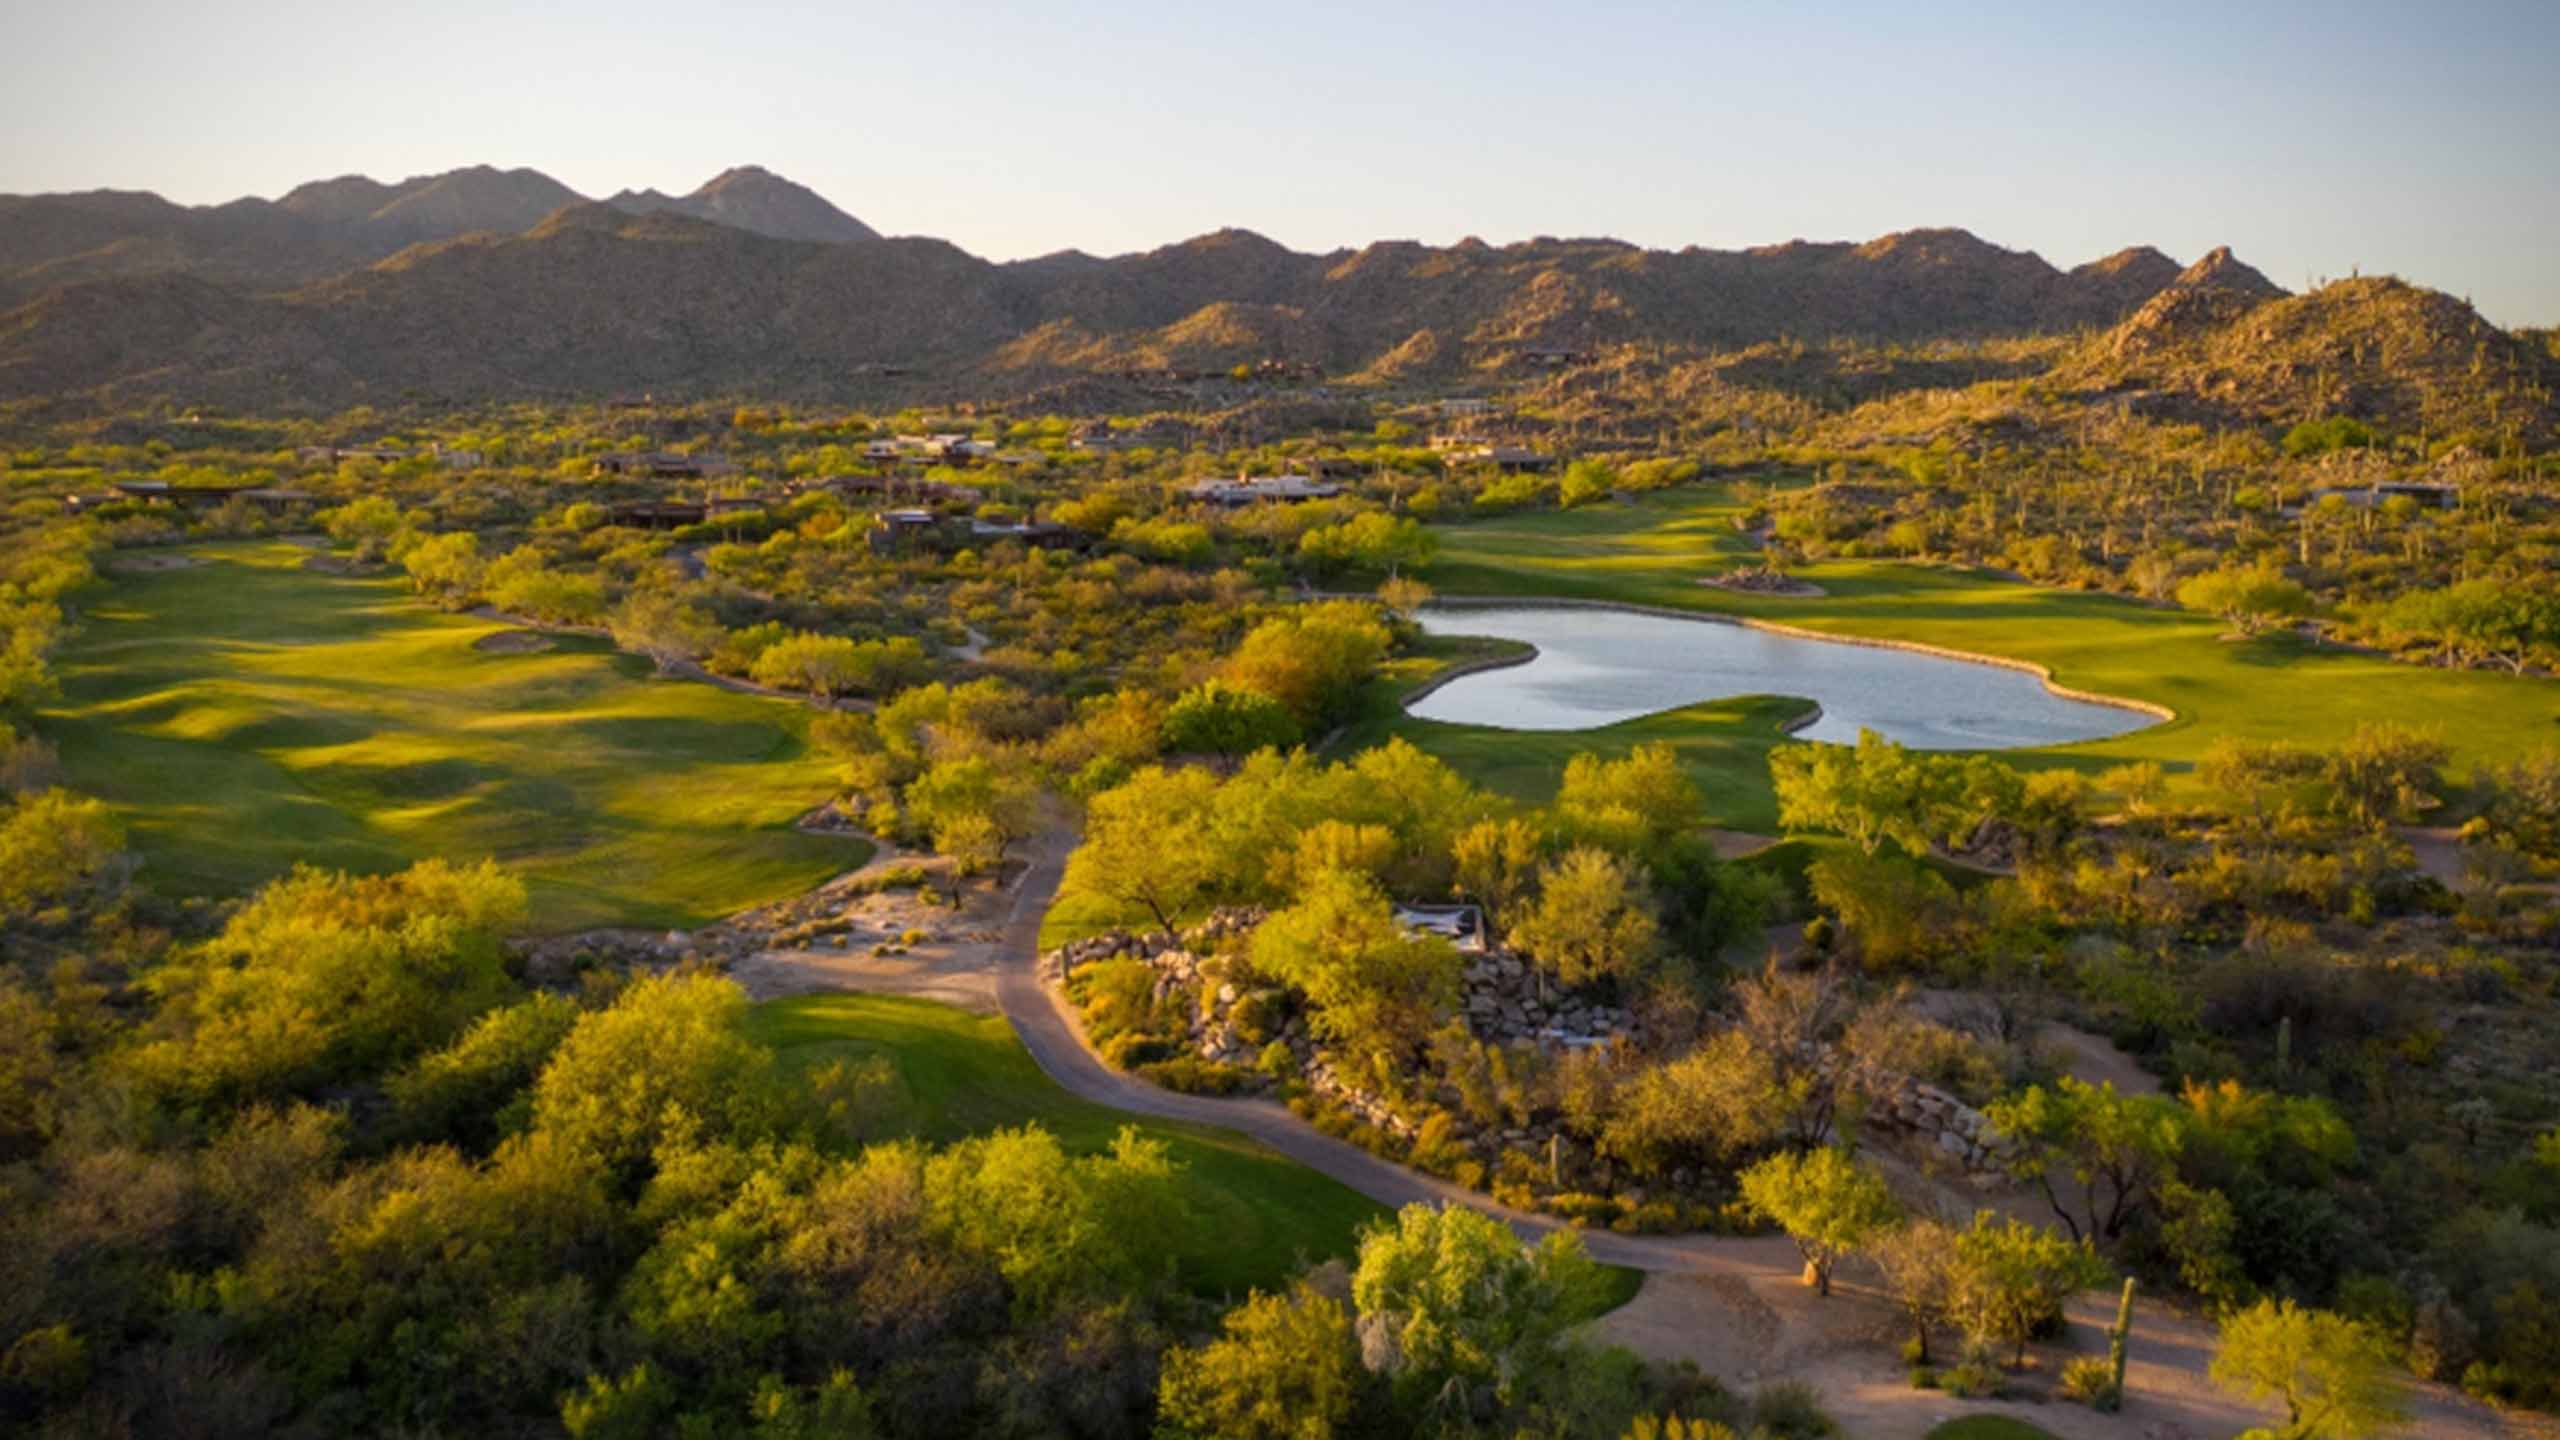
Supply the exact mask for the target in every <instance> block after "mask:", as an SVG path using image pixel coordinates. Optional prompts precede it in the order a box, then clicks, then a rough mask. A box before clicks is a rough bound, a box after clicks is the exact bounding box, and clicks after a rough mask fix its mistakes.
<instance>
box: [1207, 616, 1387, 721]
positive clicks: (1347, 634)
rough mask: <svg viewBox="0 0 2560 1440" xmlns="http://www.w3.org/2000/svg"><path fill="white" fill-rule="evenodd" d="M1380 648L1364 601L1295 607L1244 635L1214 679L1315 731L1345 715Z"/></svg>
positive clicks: (1379, 629)
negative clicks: (1275, 704)
mask: <svg viewBox="0 0 2560 1440" xmlns="http://www.w3.org/2000/svg"><path fill="white" fill-rule="evenodd" d="M1388 643H1389V637H1388V635H1387V630H1386V627H1385V626H1384V625H1381V624H1379V623H1378V619H1377V611H1376V609H1375V608H1374V607H1373V606H1371V605H1369V604H1367V603H1366V602H1363V601H1347V600H1337V601H1329V602H1326V603H1323V604H1319V605H1307V606H1301V607H1299V608H1298V609H1296V610H1294V611H1292V612H1290V613H1288V614H1285V615H1276V616H1273V617H1272V618H1271V619H1268V620H1265V621H1263V622H1262V623H1261V624H1259V625H1256V626H1255V627H1254V628H1253V629H1252V630H1251V631H1249V632H1247V633H1246V635H1245V637H1244V640H1243V641H1242V642H1241V643H1239V644H1238V645H1237V646H1236V650H1235V654H1234V655H1232V656H1230V657H1229V658H1228V660H1227V664H1226V669H1225V673H1224V675H1223V677H1222V678H1224V679H1225V680H1227V681H1228V682H1229V683H1230V684H1234V685H1237V686H1240V687H1242V688H1243V689H1246V690H1251V691H1254V692H1257V693H1259V694H1263V695H1267V696H1269V697H1271V698H1272V699H1274V700H1277V701H1279V702H1280V703H1281V704H1282V705H1284V706H1286V707H1288V710H1289V713H1290V714H1291V715H1292V716H1294V717H1296V719H1297V721H1298V723H1299V724H1300V725H1301V726H1304V727H1306V728H1308V729H1318V728H1321V727H1323V726H1325V725H1327V724H1330V723H1332V722H1334V721H1337V720H1339V719H1341V718H1343V717H1344V716H1345V715H1347V714H1348V713H1349V711H1350V708H1351V706H1352V704H1353V702H1354V701H1355V700H1356V699H1357V698H1358V695H1359V690H1360V687H1361V686H1362V685H1363V684H1365V683H1366V682H1367V680H1368V678H1369V676H1370V675H1371V674H1372V673H1374V672H1375V671H1376V670H1377V668H1378V662H1379V661H1380V660H1382V659H1384V658H1385V657H1386V653H1387V646H1388Z"/></svg>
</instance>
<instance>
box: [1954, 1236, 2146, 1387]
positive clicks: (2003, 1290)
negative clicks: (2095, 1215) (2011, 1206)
mask: <svg viewBox="0 0 2560 1440" xmlns="http://www.w3.org/2000/svg"><path fill="white" fill-rule="evenodd" d="M2108 1278H2109V1272H2108V1270H2107V1266H2106V1262H2104V1261H2102V1260H2100V1259H2099V1258H2098V1252H2097V1251H2096V1250H2094V1249H2092V1248H2091V1247H2090V1245H2089V1242H2088V1241H2086V1240H2067V1239H2065V1238H2063V1236H2062V1234H2061V1232H2059V1231H2055V1230H2047V1229H2045V1228H2043V1227H2042V1226H2039V1225H2030V1224H2028V1223H2026V1222H2025V1221H2023V1220H2012V1219H2008V1218H2006V1217H2004V1216H2000V1215H1996V1214H1994V1213H1992V1212H1991V1211H1988V1210H1985V1211H1982V1212H1981V1213H1979V1214H1977V1215H1975V1216H1974V1217H1973V1224H1972V1225H1971V1226H1970V1227H1969V1228H1967V1229H1964V1230H1961V1231H1958V1232H1957V1233H1956V1237H1955V1291H1954V1296H1953V1300H1952V1304H1951V1306H1950V1309H1951V1311H1952V1313H1953V1315H1954V1317H1955V1319H1956V1321H1957V1323H1958V1324H1960V1325H1962V1326H1963V1327H1964V1329H1965V1331H1966V1333H1967V1334H1970V1335H1973V1336H1975V1337H1977V1338H1979V1339H1982V1340H1984V1341H1989V1342H1998V1343H2002V1344H2006V1345H2010V1346H2013V1347H2015V1354H2014V1356H2013V1357H2012V1360H2011V1363H2012V1364H2016V1363H2019V1362H2022V1361H2024V1360H2025V1359H2026V1358H2027V1342H2028V1341H2029V1340H2031V1339H2033V1338H2035V1334H2036V1332H2037V1331H2038V1330H2041V1329H2042V1328H2044V1326H2045V1325H2047V1324H2048V1323H2050V1322H2051V1321H2052V1320H2053V1319H2054V1317H2056V1316H2058V1315H2060V1314H2061V1313H2062V1305H2063V1302H2064V1301H2066V1300H2069V1299H2070V1298H2071V1297H2072V1296H2074V1295H2076V1294H2078V1293H2080V1292H2081V1291H2083V1290H2086V1289H2088V1288H2089V1287H2090V1286H2092V1285H2102V1284H2104V1283H2106V1281H2107V1280H2108Z"/></svg>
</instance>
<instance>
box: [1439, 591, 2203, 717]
mask: <svg viewBox="0 0 2560 1440" xmlns="http://www.w3.org/2000/svg"><path fill="white" fill-rule="evenodd" d="M1421 621H1422V628H1423V629H1424V630H1426V631H1428V632H1429V633H1431V634H1434V635H1491V636H1497V637H1499V638H1501V639H1505V640H1524V641H1527V642H1528V643H1529V644H1532V645H1535V646H1537V647H1538V658H1537V659H1535V660H1533V661H1531V662H1529V663H1528V664H1526V665H1515V666H1511V667H1509V668H1507V669H1501V670H1487V671H1484V672H1483V673H1481V674H1476V675H1468V676H1463V677H1461V678H1459V679H1457V680H1455V681H1452V682H1450V683H1449V684H1447V685H1444V686H1442V687H1440V688H1439V689H1438V690H1436V691H1433V692H1432V693H1431V694H1429V695H1427V696H1424V697H1423V698H1422V699H1421V700H1420V701H1419V702H1417V703H1416V704H1415V705H1414V706H1413V713H1414V714H1416V715H1418V716H1420V717H1422V718H1423V719H1425V720H1443V721H1447V722H1450V723H1452V724H1458V725H1490V726H1495V727H1498V728H1501V729H1505V730H1588V729H1591V728H1593V727H1595V726H1600V725H1609V724H1614V723H1616V722H1617V721H1620V720H1629V719H1633V718H1634V717H1636V716H1638V715H1650V714H1652V713H1653V712H1654V711H1657V710H1668V709H1670V708H1672V707H1673V706H1677V705H1694V704H1696V703H1697V702H1699V701H1701V700H1721V699H1725V698H1728V697H1731V696H1736V695H1801V696H1803V697H1805V698H1807V699H1809V700H1812V701H1814V702H1815V703H1817V704H1819V705H1821V706H1822V718H1821V719H1820V720H1819V721H1817V722H1815V723H1814V724H1813V725H1811V726H1810V727H1808V728H1806V729H1804V730H1802V731H1799V732H1797V733H1798V734H1800V735H1802V736H1803V737H1804V738H1805V739H1808V740H1835V741H1839V742H1841V743H1843V744H1846V743H1848V742H1850V741H1854V740H1856V739H1857V738H1858V731H1859V730H1860V729H1861V728H1864V729H1868V730H1873V731H1875V732H1876V733H1878V734H1880V735H1883V736H1884V737H1885V738H1887V739H1889V740H1897V741H1900V742H1901V743H1903V744H1905V745H1908V746H1911V747H1912V748H1913V749H1916V750H2011V749H2020V748H2024V747H2027V746H2032V745H2059V744H2063V743H2066V742H2068V741H2073V740H2096V739H2101V738H2103V737H2105V736H2109V735H2122V734H2124V733H2126V732H2127V731H2130V730H2139V729H2141V728H2142V727H2144V726H2145V725H2149V724H2151V723H2152V719H2151V717H2150V716H2148V715H2145V714H2143V713H2142V712H2140V711H2137V710H2128V709H2124V708H2122V707H2119V706H2114V705H2095V704H2091V703H2089V702H2088V701H2085V700H2067V699H2064V698H2063V697H2062V696H2059V695H2056V694H2054V693H2052V692H2051V691H2049V690H2047V689H2045V688H2044V683H2043V682H2042V681H2041V680H2039V679H2037V678H2036V677H2035V676H2034V675H2032V674H2029V673H2028V672H2026V671H2024V670H2010V669H2006V668H2004V667H2001V666H1997V665H1978V664H1974V663H1972V662H1970V661H1964V660H1949V659H1946V658H1944V657H1942V656H1937V655H1923V654H1919V653H1916V652H1914V651H1909V650H1886V649H1880V648H1878V647H1876V646H1872V645H1849V644H1842V643H1840V642H1837V641H1828V640H1807V639H1802V638H1799V637H1797V636H1793V635H1777V634H1772V633H1770V632H1769V631H1766V630H1753V629H1750V628H1748V627H1745V626H1741V625H1728V624H1723V623H1721V622H1718V621H1713V620H1681V619H1675V618H1672V617H1670V616H1667V615H1644V614H1638V613H1635V612H1633V611H1625V610H1599V609H1564V608H1555V607H1544V608H1541V607H1535V606H1525V605H1524V606H1504V607H1499V608H1492V607H1487V608H1476V607H1472V606H1469V607H1463V608H1461V607H1440V606H1434V607H1431V608H1429V609H1427V610H1425V611H1424V612H1423V613H1422V617H1421Z"/></svg>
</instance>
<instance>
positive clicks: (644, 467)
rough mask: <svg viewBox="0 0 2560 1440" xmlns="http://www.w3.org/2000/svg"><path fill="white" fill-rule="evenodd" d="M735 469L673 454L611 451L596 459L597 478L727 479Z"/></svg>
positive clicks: (718, 459)
mask: <svg viewBox="0 0 2560 1440" xmlns="http://www.w3.org/2000/svg"><path fill="white" fill-rule="evenodd" d="M735 468H737V467H735V466H733V465H731V464H730V463H729V462H728V460H727V459H726V458H725V457H722V456H719V455H679V454H677V453H675V452H674V451H671V450H612V451H607V452H606V453H604V454H602V455H599V456H597V457H596V458H595V473H596V474H598V475H645V476H649V477H651V478H654V479H659V480H684V479H700V478H701V477H703V476H706V475H726V474H728V473H729V472H730V471H731V470H733V469H735Z"/></svg>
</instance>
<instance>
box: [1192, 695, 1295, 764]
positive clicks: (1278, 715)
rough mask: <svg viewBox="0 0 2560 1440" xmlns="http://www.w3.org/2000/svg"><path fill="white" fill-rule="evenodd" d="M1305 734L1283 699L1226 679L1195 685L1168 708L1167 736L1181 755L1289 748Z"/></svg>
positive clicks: (1231, 756)
mask: <svg viewBox="0 0 2560 1440" xmlns="http://www.w3.org/2000/svg"><path fill="white" fill-rule="evenodd" d="M1303 733H1304V732H1303V731H1301V730H1300V729H1299V728H1298V721H1297V718H1296V717H1295V716H1293V715H1291V714H1290V713H1289V708H1288V707H1287V706H1285V705H1283V704H1281V703H1280V702H1279V701H1278V700H1275V699H1273V698H1272V697H1270V696H1268V695H1265V694H1263V693H1261V692H1260V691H1257V690H1245V689H1240V688H1238V687H1236V686H1233V685H1229V684H1227V683H1226V682H1224V681H1222V680H1210V681H1206V682H1203V683H1202V684H1199V685H1196V686H1193V687H1192V688H1191V689H1189V690H1186V691H1184V692H1183V693H1182V695H1181V697H1180V698H1179V699H1177V700H1175V701H1174V702H1173V704H1171V705H1170V706H1168V707H1166V709H1165V712H1164V727H1163V730H1162V731H1161V737H1162V741H1161V743H1162V744H1163V746H1164V748H1165V750H1166V751H1167V752H1169V753H1172V754H1176V755H1186V754H1190V755H1220V756H1226V757H1229V758H1233V757H1236V756H1240V755H1250V754H1252V753H1253V752H1254V751H1256V750H1286V749H1288V748H1289V747H1290V746H1292V745H1295V744H1297V743H1298V740H1299V737H1300V736H1301V735H1302V734H1303Z"/></svg>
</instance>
